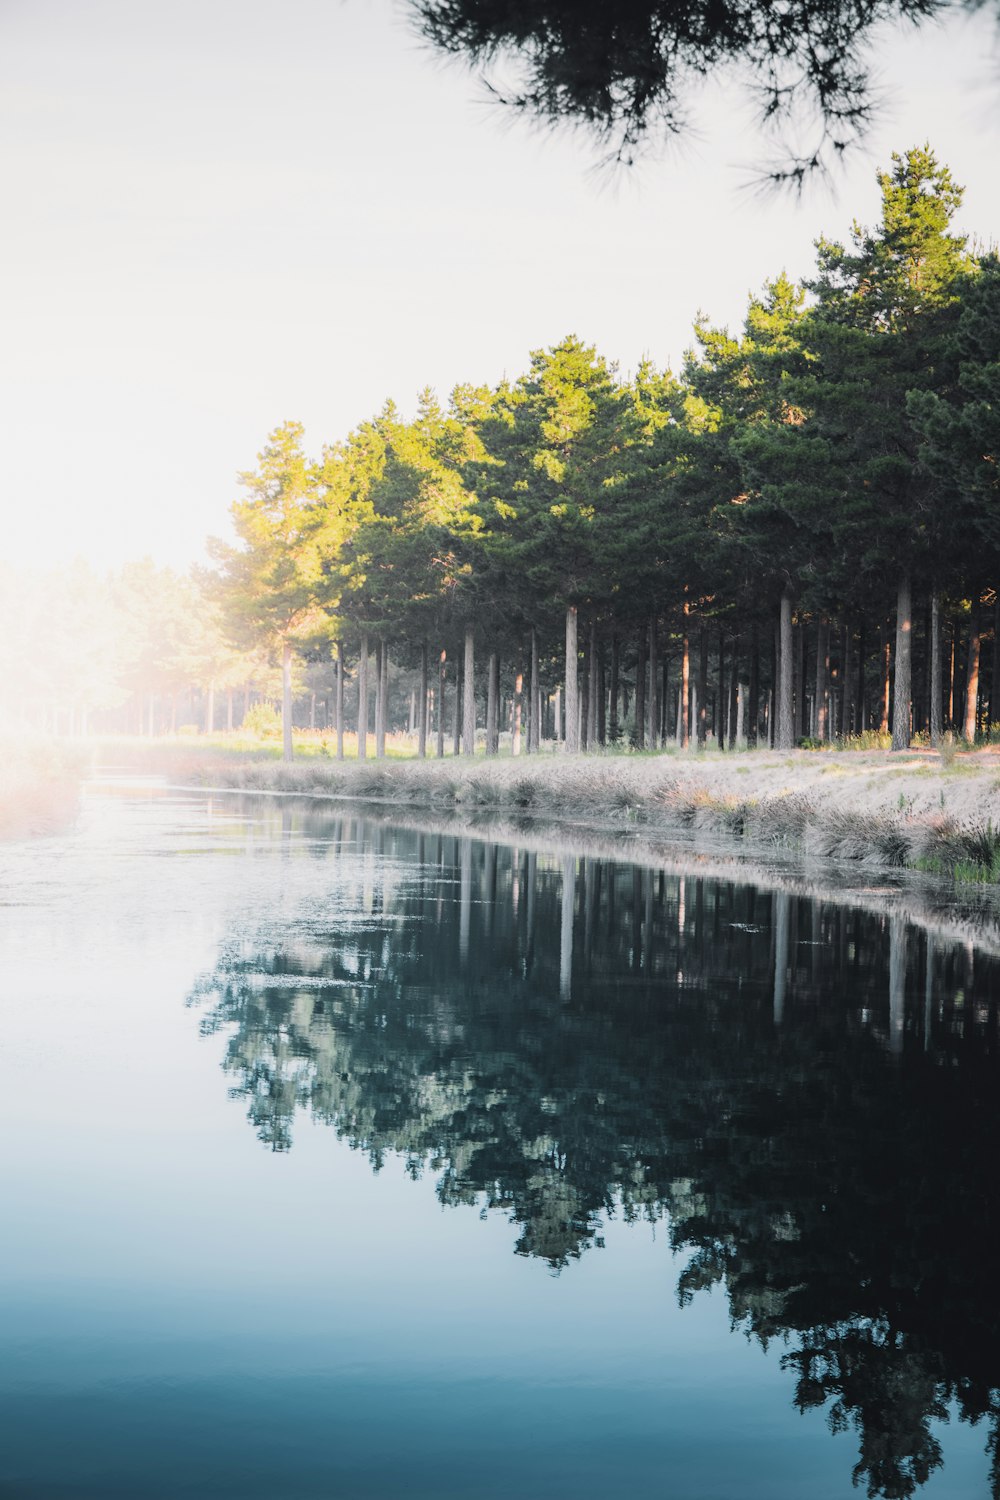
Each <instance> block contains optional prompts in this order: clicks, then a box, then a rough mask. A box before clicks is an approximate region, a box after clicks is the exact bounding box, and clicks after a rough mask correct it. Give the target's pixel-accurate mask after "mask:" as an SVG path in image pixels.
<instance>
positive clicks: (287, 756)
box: [281, 641, 293, 760]
mask: <svg viewBox="0 0 1000 1500" xmlns="http://www.w3.org/2000/svg"><path fill="white" fill-rule="evenodd" d="M292 754H293V751H292V643H291V641H283V642H282V646H281V758H282V760H291V758H292Z"/></svg>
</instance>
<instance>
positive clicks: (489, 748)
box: [486, 651, 500, 755]
mask: <svg viewBox="0 0 1000 1500" xmlns="http://www.w3.org/2000/svg"><path fill="white" fill-rule="evenodd" d="M499 696H500V658H499V657H498V656H497V653H496V652H495V651H491V652H490V654H489V659H488V660H487V663H486V754H487V755H496V754H497V751H498V750H499V749H500V704H499V701H498V700H499Z"/></svg>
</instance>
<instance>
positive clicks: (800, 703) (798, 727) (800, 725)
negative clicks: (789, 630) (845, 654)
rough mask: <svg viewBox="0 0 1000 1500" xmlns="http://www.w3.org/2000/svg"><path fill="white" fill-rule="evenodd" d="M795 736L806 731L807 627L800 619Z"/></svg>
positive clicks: (797, 648)
mask: <svg viewBox="0 0 1000 1500" xmlns="http://www.w3.org/2000/svg"><path fill="white" fill-rule="evenodd" d="M794 693H795V738H796V740H797V741H798V740H800V739H802V737H803V735H804V734H805V732H806V627H805V623H804V622H803V621H801V620H800V621H799V623H798V625H796V627H795V686H794Z"/></svg>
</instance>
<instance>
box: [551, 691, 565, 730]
mask: <svg viewBox="0 0 1000 1500" xmlns="http://www.w3.org/2000/svg"><path fill="white" fill-rule="evenodd" d="M562 723H563V718H562V688H561V687H557V688H556V691H555V701H554V702H553V704H552V738H553V739H554V740H556V741H557V742H558V741H559V740H561V739H562V738H563V733H562Z"/></svg>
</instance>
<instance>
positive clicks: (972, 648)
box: [962, 600, 981, 745]
mask: <svg viewBox="0 0 1000 1500" xmlns="http://www.w3.org/2000/svg"><path fill="white" fill-rule="evenodd" d="M980 639H981V635H980V624H979V601H978V600H973V604H972V617H971V619H970V620H969V655H968V658H967V660H968V669H967V671H966V674H965V723H964V725H963V726H962V733H963V735H964V737H965V739H966V740H967V741H968V743H969V744H970V745H972V744H974V743H975V739H976V729H977V728H978V709H979V653H980Z"/></svg>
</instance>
